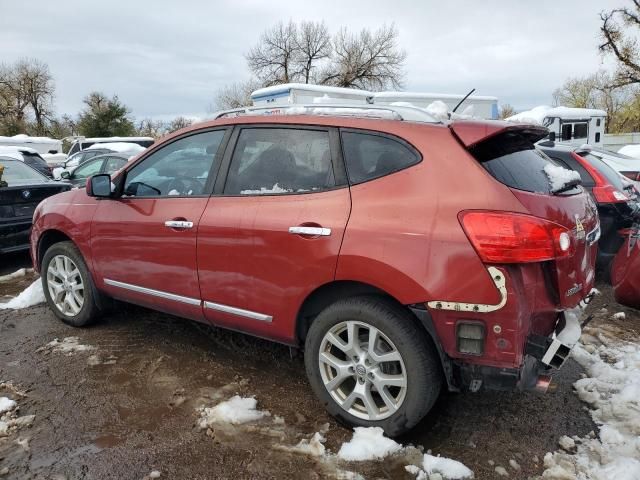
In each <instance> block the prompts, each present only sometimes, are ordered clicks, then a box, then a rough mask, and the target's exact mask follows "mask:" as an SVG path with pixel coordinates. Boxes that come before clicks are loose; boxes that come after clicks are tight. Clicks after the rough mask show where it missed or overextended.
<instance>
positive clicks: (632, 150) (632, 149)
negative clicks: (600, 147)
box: [618, 145, 640, 159]
mask: <svg viewBox="0 0 640 480" xmlns="http://www.w3.org/2000/svg"><path fill="white" fill-rule="evenodd" d="M618 153H620V154H622V155H626V156H627V157H633V158H639V159H640V145H626V146H624V147H622V148H621V149H620V150H618Z"/></svg>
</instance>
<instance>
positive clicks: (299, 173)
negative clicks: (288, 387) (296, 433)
mask: <svg viewBox="0 0 640 480" xmlns="http://www.w3.org/2000/svg"><path fill="white" fill-rule="evenodd" d="M546 134H547V131H546V129H544V128H541V127H536V126H527V125H514V124H510V123H502V122H492V121H481V122H472V121H455V122H452V123H447V124H443V123H440V122H438V121H436V120H435V119H433V118H432V117H430V116H429V115H428V114H426V113H425V112H424V111H423V110H420V109H416V108H411V107H377V108H376V107H366V108H363V107H358V108H353V106H351V107H350V106H343V107H339V108H335V107H331V106H318V105H314V106H309V107H300V106H295V109H294V108H292V109H287V107H281V108H277V109H259V108H256V109H246V110H244V109H241V110H238V111H234V112H229V113H226V114H223V115H220V117H219V118H218V119H216V120H214V121H210V122H206V123H201V124H198V125H195V126H192V127H189V128H187V129H183V130H181V131H178V132H176V133H175V134H173V135H171V136H169V137H166V138H164V139H163V140H162V141H161V142H159V143H156V144H154V145H153V146H152V147H151V148H150V149H149V150H148V151H146V152H145V153H144V154H142V155H141V156H140V157H139V158H137V159H136V160H134V161H133V162H132V163H131V164H129V165H127V166H126V167H125V168H124V169H123V170H122V171H121V172H119V173H118V174H117V175H116V176H115V177H114V178H113V179H111V178H110V177H109V175H96V176H94V177H92V178H90V180H89V182H88V184H87V188H86V190H85V189H80V190H75V191H71V192H68V193H65V194H61V195H58V196H55V197H53V198H50V199H48V200H46V201H45V202H43V203H42V204H41V205H40V206H39V207H38V209H37V211H36V212H35V215H34V227H33V233H32V236H31V255H32V258H33V263H34V267H35V268H36V269H37V270H38V271H40V272H42V281H43V286H44V291H45V295H46V298H47V302H48V304H49V306H50V308H51V310H52V311H53V312H54V313H55V315H56V316H58V317H59V318H60V319H62V320H63V321H65V322H67V323H69V324H71V325H75V326H84V325H88V324H89V323H91V322H93V321H94V320H96V319H97V318H98V317H99V316H100V314H101V313H102V312H103V311H104V310H105V309H106V308H107V305H108V302H107V299H108V298H109V297H113V298H116V299H119V300H124V301H128V302H132V303H136V304H139V305H143V306H147V307H149V308H153V309H156V310H161V311H164V312H169V313H171V314H175V315H179V316H182V317H185V318H189V319H192V320H196V321H199V322H204V323H210V324H212V325H216V326H221V327H227V328H231V329H234V330H239V331H243V332H247V333H250V334H252V335H257V336H260V337H264V338H269V339H272V340H274V341H278V342H283V343H286V344H289V345H295V346H304V350H305V365H306V370H307V374H308V377H309V381H310V383H311V386H312V388H313V390H314V391H315V393H316V394H317V396H318V398H319V399H320V400H321V402H322V403H323V404H324V405H325V406H326V408H327V409H328V411H329V412H330V413H331V414H333V415H335V416H336V417H338V418H340V419H342V420H343V421H346V422H348V423H350V424H352V425H364V426H380V427H382V428H383V429H384V430H385V431H386V432H387V433H388V434H389V435H397V434H400V433H402V432H405V431H406V430H408V429H410V428H411V427H413V426H414V425H416V423H418V422H419V421H420V419H421V418H423V417H424V415H426V414H427V412H428V411H429V410H430V408H431V407H432V406H433V404H434V402H435V400H436V399H437V397H438V395H439V393H440V391H441V388H442V387H443V386H444V388H448V389H449V390H451V391H462V390H471V391H478V390H480V389H483V388H498V389H518V388H519V389H529V388H535V387H536V385H543V384H544V383H545V382H546V381H547V380H548V375H549V373H551V372H552V369H553V368H558V367H560V366H561V365H562V363H563V361H564V359H565V358H566V356H567V355H568V353H569V351H570V349H571V347H572V345H573V344H574V343H575V342H576V341H577V339H578V338H577V336H576V332H577V333H579V328H576V327H578V325H576V323H577V319H576V317H575V316H572V315H565V314H564V312H565V311H566V310H567V309H571V308H573V307H575V306H576V305H578V303H579V302H580V301H581V300H583V299H584V298H585V297H587V295H588V294H589V292H590V291H591V288H592V286H593V282H594V262H595V257H596V241H597V239H598V236H599V221H598V215H597V212H596V209H595V206H594V204H593V202H591V201H590V199H589V194H588V193H586V192H585V191H584V190H583V189H582V187H580V186H579V185H577V184H575V183H571V182H569V183H567V184H566V185H563V186H562V187H561V188H557V187H556V189H555V190H552V189H551V186H550V178H549V173H548V172H549V171H550V166H551V167H556V168H557V165H555V164H554V162H553V161H551V160H550V159H549V158H548V157H547V156H545V155H544V154H542V153H540V152H538V151H537V150H536V149H535V148H534V145H533V144H534V142H536V141H538V140H539V139H541V138H543V137H544V136H545V135H546ZM554 333H555V335H554Z"/></svg>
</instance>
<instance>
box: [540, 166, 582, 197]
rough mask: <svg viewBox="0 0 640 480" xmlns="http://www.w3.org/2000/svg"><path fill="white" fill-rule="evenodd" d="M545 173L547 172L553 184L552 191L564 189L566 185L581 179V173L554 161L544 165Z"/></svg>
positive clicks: (551, 184)
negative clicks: (555, 163)
mask: <svg viewBox="0 0 640 480" xmlns="http://www.w3.org/2000/svg"><path fill="white" fill-rule="evenodd" d="M544 173H546V175H547V177H548V178H549V185H550V186H551V191H552V192H557V191H559V190H562V189H563V188H564V187H565V185H568V184H570V183H571V182H575V181H576V180H577V181H580V174H579V173H578V172H576V171H574V170H569V169H567V168H564V167H561V166H559V165H554V164H552V163H547V164H546V165H545V166H544Z"/></svg>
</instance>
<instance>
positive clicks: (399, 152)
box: [340, 130, 421, 185]
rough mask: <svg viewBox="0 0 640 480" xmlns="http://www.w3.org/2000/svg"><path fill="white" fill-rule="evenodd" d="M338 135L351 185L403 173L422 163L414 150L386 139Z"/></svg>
mask: <svg viewBox="0 0 640 480" xmlns="http://www.w3.org/2000/svg"><path fill="white" fill-rule="evenodd" d="M340 135H341V137H342V152H343V155H344V160H345V164H346V167H347V174H348V176H349V182H350V183H351V184H352V185H353V184H358V183H362V182H367V181H369V180H373V179H374V178H379V177H382V176H384V175H388V174H390V173H394V172H397V171H399V170H403V169H405V168H407V167H411V166H412V165H415V164H416V163H419V162H420V160H421V157H420V154H419V153H418V152H417V151H416V150H415V149H414V148H413V147H411V146H410V145H409V144H407V143H405V142H403V141H401V140H400V139H396V138H393V137H390V136H388V135H382V134H374V133H361V132H354V131H348V130H346V131H345V130H343V131H341V133H340Z"/></svg>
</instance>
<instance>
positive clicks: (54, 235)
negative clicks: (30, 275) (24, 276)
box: [37, 230, 72, 268]
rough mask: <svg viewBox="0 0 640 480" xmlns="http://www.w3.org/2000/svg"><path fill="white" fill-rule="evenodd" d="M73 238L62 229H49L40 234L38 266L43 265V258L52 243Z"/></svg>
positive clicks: (68, 240)
mask: <svg viewBox="0 0 640 480" xmlns="http://www.w3.org/2000/svg"><path fill="white" fill-rule="evenodd" d="M71 241H72V240H71V239H70V238H69V237H68V236H67V235H65V234H64V233H62V232H61V231H60V230H47V231H46V232H44V233H43V234H42V235H41V236H40V240H39V242H38V259H37V262H38V268H40V267H42V258H43V257H44V254H45V252H46V251H47V250H48V249H49V247H50V246H51V245H53V244H54V243H58V242H71Z"/></svg>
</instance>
